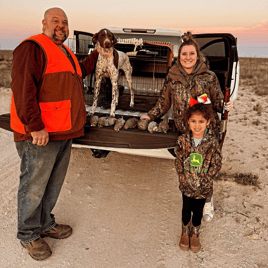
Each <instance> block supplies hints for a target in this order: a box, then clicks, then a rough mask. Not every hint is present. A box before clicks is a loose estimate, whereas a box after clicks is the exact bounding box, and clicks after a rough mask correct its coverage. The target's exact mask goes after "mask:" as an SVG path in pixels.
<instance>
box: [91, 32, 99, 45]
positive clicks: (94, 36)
mask: <svg viewBox="0 0 268 268" xmlns="http://www.w3.org/2000/svg"><path fill="white" fill-rule="evenodd" d="M98 34H99V33H95V34H94V35H93V37H92V42H93V43H94V44H96V43H97V41H98Z"/></svg>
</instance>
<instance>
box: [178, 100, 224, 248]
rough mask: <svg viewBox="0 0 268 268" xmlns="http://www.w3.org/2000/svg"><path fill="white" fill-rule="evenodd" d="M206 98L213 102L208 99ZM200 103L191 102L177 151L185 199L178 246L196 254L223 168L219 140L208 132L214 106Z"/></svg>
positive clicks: (186, 112) (211, 123) (179, 174)
mask: <svg viewBox="0 0 268 268" xmlns="http://www.w3.org/2000/svg"><path fill="white" fill-rule="evenodd" d="M200 97H202V96H200ZM200 97H199V98H198V99H200ZM203 98H204V99H205V100H207V102H208V103H209V102H210V101H209V99H208V98H207V97H206V96H203ZM197 102H198V101H196V100H194V99H192V98H191V99H190V107H189V108H188V109H187V110H186V111H185V114H184V122H185V127H186V132H185V133H184V134H182V135H181V136H179V138H178V141H177V145H176V148H175V153H176V160H175V167H176V170H177V173H178V177H179V183H180V186H179V188H180V190H181V191H182V198H183V207H182V235H181V239H180V244H179V245H180V248H181V249H182V250H188V249H189V248H190V249H191V250H192V251H193V252H197V251H199V250H200V249H201V244H200V241H199V229H200V225H201V219H202V215H203V208H204V205H205V202H206V198H209V197H211V196H212V193H213V177H214V176H215V175H217V173H218V172H219V170H220V169H221V160H222V155H221V152H220V149H219V143H218V140H217V139H216V137H215V136H214V135H212V134H211V133H210V131H208V128H209V127H210V128H211V127H214V126H215V117H214V112H213V111H212V109H211V104H204V103H197ZM195 103H197V104H195ZM191 105H192V106H191Z"/></svg>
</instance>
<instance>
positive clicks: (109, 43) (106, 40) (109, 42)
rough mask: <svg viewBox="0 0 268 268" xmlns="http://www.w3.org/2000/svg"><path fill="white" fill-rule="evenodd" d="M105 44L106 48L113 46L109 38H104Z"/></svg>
mask: <svg viewBox="0 0 268 268" xmlns="http://www.w3.org/2000/svg"><path fill="white" fill-rule="evenodd" d="M104 45H105V47H106V48H110V47H111V41H110V40H109V39H105V40H104Z"/></svg>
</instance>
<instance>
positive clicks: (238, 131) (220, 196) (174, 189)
mask: <svg viewBox="0 0 268 268" xmlns="http://www.w3.org/2000/svg"><path fill="white" fill-rule="evenodd" d="M252 91H253V90H252V88H251V87H240V91H239V97H238V99H237V100H236V102H235V104H234V109H233V110H232V111H231V113H230V115H229V118H230V120H229V125H228V133H227V137H226V140H225V144H224V148H223V155H224V160H223V167H222V171H221V174H222V175H221V177H220V180H217V181H215V183H214V199H215V209H216V211H215V216H214V219H213V221H212V222H210V223H205V222H203V223H202V228H201V235H200V236H201V243H202V250H201V251H200V252H199V253H192V252H190V251H189V252H184V251H181V250H180V249H179V246H178V243H179V237H180V233H181V206H182V201H181V193H180V191H179V190H178V180H177V175H176V171H175V169H174V163H173V161H172V160H163V159H157V158H149V157H140V156H139V157H138V156H131V155H125V154H119V153H110V154H109V155H108V156H107V157H106V158H101V159H96V158H93V157H92V156H91V151H90V150H88V149H77V148H73V149H72V156H71V162H70V166H69V169H68V173H67V178H66V181H65V184H64V187H63V190H62V192H61V195H60V198H59V200H58V203H57V205H56V207H55V209H54V214H55V216H56V220H57V222H58V223H66V224H70V225H71V226H72V227H73V229H74V232H73V235H72V236H71V237H69V238H68V239H66V240H53V239H50V238H46V239H45V240H46V241H47V243H48V244H49V245H50V247H51V249H52V251H53V254H52V256H51V257H49V258H48V259H47V260H45V261H42V262H37V261H34V260H33V259H32V258H31V257H30V256H29V255H28V253H27V252H26V250H25V249H24V248H22V246H21V245H20V243H19V241H18V240H17V239H16V228H17V226H16V224H17V211H16V209H17V199H16V198H17V188H18V184H19V165H20V161H19V158H18V156H17V153H16V150H15V146H14V143H13V137H12V133H11V132H8V131H6V130H3V129H0V148H1V150H0V191H1V195H0V213H1V214H0V215H1V217H0V267H2V268H18V267H30V268H32V267H40V268H41V267H42V268H43V267H46V268H53V267H56V268H59V267H64V268H65V267H78V268H80V267H81V268H87V267H88V268H102V267H103V268H104V267H105V268H125V267H131V268H158V267H159V268H160V267H163V268H180V267H181V268H182V267H183V268H199V267H206V268H216V267H220V268H225V267H226V268H234V267H235V268H236V267H237V268H238V267H239V268H240V267H241V268H242V267H245V268H255V267H256V268H264V267H268V255H267V252H268V229H267V227H268V181H267V178H268V176H267V175H268V161H267V160H268V142H267V138H268V136H267V133H268V132H267V126H268V116H267V115H268V104H267V103H268V97H267V95H266V96H263V97H259V96H256V95H255V94H254V93H253V92H252ZM0 104H1V105H0V114H3V113H6V112H8V111H9V104H10V89H8V88H0ZM258 182H259V185H258ZM241 183H242V184H241ZM247 183H248V184H251V185H245V184H247ZM252 185H258V186H252Z"/></svg>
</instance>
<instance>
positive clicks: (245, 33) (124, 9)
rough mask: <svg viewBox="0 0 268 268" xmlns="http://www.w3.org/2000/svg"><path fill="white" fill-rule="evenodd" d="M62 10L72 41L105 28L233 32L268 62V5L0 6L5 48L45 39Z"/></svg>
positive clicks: (13, 2) (83, 0) (62, 2)
mask: <svg viewBox="0 0 268 268" xmlns="http://www.w3.org/2000/svg"><path fill="white" fill-rule="evenodd" d="M56 6H57V7H60V8H62V9H63V10H64V11H65V12H66V14H67V16H68V19H69V25H70V36H69V37H73V31H74V30H81V31H87V32H92V33H95V32H97V31H99V29H100V28H102V27H135V28H158V29H178V30H181V31H182V32H184V31H187V30H191V31H192V32H193V33H205V32H210V33H213V32H214V33H217V32H228V33H232V34H233V35H234V36H235V37H237V38H238V48H239V54H241V55H242V56H265V57H268V0H255V1H252V0H250V1H249V0H203V1H200V0H198V1H197V0H189V1H186V0H183V1H179V0H169V1H160V0H155V1H150V0H135V1H129V0H124V1H119V0H98V1H96V0H95V1H90V0H77V1H75V0H73V1H70V0H53V1H52V0H43V1H36V0H35V1H33V0H0V14H1V16H0V45H1V47H0V48H1V49H14V48H15V47H16V46H17V44H18V43H19V42H20V41H22V40H23V39H24V38H26V37H29V36H31V35H34V34H38V33H40V32H41V29H42V24H41V21H42V19H43V15H44V12H45V10H46V9H48V8H51V7H56ZM247 53H248V55H247ZM254 53H255V55H254Z"/></svg>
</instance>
